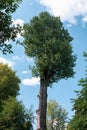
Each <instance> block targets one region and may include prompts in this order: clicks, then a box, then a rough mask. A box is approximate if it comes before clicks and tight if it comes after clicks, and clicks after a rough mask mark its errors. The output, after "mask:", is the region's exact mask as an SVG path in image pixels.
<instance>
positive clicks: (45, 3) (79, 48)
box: [0, 0, 87, 118]
mask: <svg viewBox="0 0 87 130" xmlns="http://www.w3.org/2000/svg"><path fill="white" fill-rule="evenodd" d="M41 11H48V12H49V13H51V14H52V15H54V16H60V18H61V20H62V22H63V23H64V26H65V28H67V29H68V31H69V33H70V35H71V36H72V37H73V38H74V40H73V41H72V46H73V52H74V54H75V55H77V61H76V66H75V68H74V70H75V72H76V74H75V75H74V77H73V78H70V79H68V80H61V81H60V82H58V83H54V84H53V85H52V88H48V100H50V99H55V100H56V101H57V102H58V103H59V104H60V105H61V106H62V107H63V108H65V109H66V111H67V112H68V117H69V118H70V117H71V116H72V115H73V112H72V111H71V109H72V103H71V101H70V99H71V98H75V97H76V94H75V93H74V90H78V89H80V87H78V81H79V80H80V78H81V77H84V75H85V66H86V63H85V61H84V58H83V56H82V55H83V51H86V52H87V1H86V0H73V1H72V0H63V1H61V0H55V1H54V0H23V2H22V3H21V5H20V7H19V8H18V9H17V11H16V12H15V13H14V14H13V20H14V23H17V22H19V23H20V24H23V23H26V22H29V20H30V19H31V18H32V17H33V16H35V15H38V14H39V13H40V12H41ZM19 39H20V40H22V39H21V38H20V37H19ZM10 43H12V44H13V51H14V53H13V54H10V55H9V54H8V55H6V56H5V55H3V54H1V55H0V62H3V63H5V64H9V66H11V67H12V69H13V70H15V71H16V72H17V75H18V76H19V78H20V79H21V84H20V96H19V97H18V99H19V100H22V101H23V103H24V105H25V107H27V108H29V107H30V105H33V107H34V108H33V109H34V112H35V110H36V109H37V108H38V98H37V94H38V93H39V79H36V78H33V77H32V74H31V71H30V70H29V65H33V60H32V59H31V58H30V59H29V58H28V57H27V56H26V55H25V53H24V48H23V47H22V46H20V45H16V44H15V43H13V42H12V41H10Z"/></svg>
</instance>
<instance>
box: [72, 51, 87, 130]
mask: <svg viewBox="0 0 87 130" xmlns="http://www.w3.org/2000/svg"><path fill="white" fill-rule="evenodd" d="M84 54H87V53H84ZM84 56H85V57H87V55H84ZM79 86H81V87H82V89H81V90H79V91H76V94H77V98H76V99H73V110H74V111H75V115H74V116H73V118H72V119H71V121H70V126H71V128H70V130H86V129H87V75H86V77H85V78H81V79H80V81H79Z"/></svg>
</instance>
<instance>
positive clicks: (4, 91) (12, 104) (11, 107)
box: [0, 63, 34, 130]
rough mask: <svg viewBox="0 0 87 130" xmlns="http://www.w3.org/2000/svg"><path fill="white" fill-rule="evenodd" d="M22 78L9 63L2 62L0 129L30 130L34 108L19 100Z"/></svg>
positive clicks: (0, 76)
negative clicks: (26, 106)
mask: <svg viewBox="0 0 87 130" xmlns="http://www.w3.org/2000/svg"><path fill="white" fill-rule="evenodd" d="M19 83H20V79H19V78H18V76H16V72H15V71H13V70H12V69H11V68H10V67H8V65H4V64H2V63H0V130H30V128H31V127H32V123H33V120H34V116H33V112H32V108H30V109H29V110H27V109H25V107H24V105H23V104H22V103H21V102H20V101H18V100H17V96H18V94H19Z"/></svg>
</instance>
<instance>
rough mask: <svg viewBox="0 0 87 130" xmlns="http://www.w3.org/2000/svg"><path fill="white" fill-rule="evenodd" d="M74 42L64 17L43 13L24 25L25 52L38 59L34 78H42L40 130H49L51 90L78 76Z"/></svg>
mask: <svg viewBox="0 0 87 130" xmlns="http://www.w3.org/2000/svg"><path fill="white" fill-rule="evenodd" d="M71 41H72V37H71V36H70V35H69V33H68V31H67V30H66V29H64V27H63V23H62V22H61V21H60V18H59V17H54V16H51V15H50V14H49V13H48V12H41V13H40V14H39V16H35V17H33V18H32V20H31V21H30V22H29V23H27V24H25V25H24V42H23V45H24V47H25V53H26V54H27V55H28V56H29V57H32V58H34V61H35V66H34V67H33V68H32V72H33V74H34V75H33V76H39V77H40V93H39V113H40V123H39V128H38V129H40V130H46V110H47V87H48V86H50V85H52V83H54V82H57V81H59V80H61V79H67V78H69V77H72V76H73V74H74V72H73V67H74V66H75V59H76V58H75V56H74V55H73V51H72V46H71V44H70V42H71Z"/></svg>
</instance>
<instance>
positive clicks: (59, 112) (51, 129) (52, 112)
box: [47, 100, 68, 130]
mask: <svg viewBox="0 0 87 130" xmlns="http://www.w3.org/2000/svg"><path fill="white" fill-rule="evenodd" d="M67 114H68V113H67V112H66V110H65V109H63V108H62V106H60V105H59V104H58V103H57V102H56V101H55V100H50V101H49V102H48V103H47V130H60V129H61V130H65V123H66V119H67Z"/></svg>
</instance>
